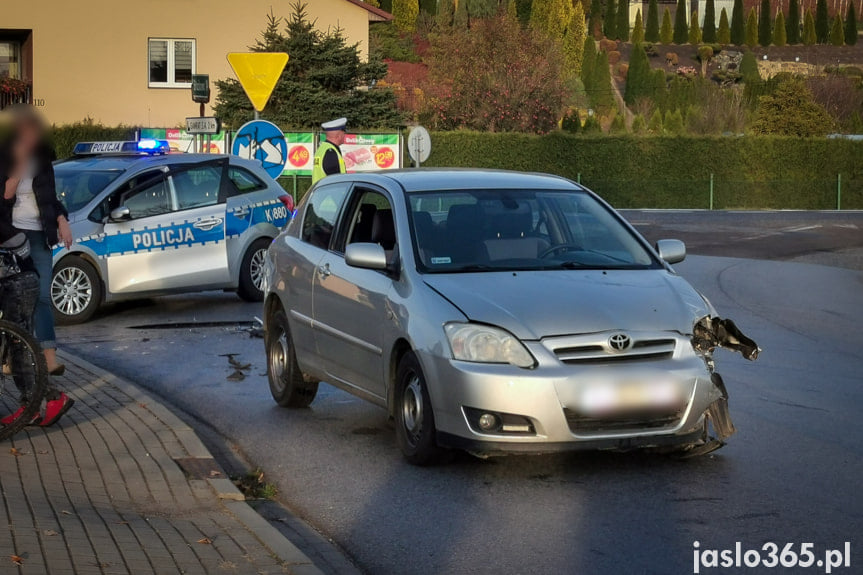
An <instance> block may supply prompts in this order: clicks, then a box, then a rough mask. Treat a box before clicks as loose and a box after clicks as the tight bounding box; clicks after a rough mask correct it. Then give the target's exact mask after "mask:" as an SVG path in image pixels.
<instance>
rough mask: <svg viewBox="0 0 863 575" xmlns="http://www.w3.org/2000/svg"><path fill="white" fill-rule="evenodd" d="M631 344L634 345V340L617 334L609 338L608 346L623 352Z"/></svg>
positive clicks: (622, 334)
mask: <svg viewBox="0 0 863 575" xmlns="http://www.w3.org/2000/svg"><path fill="white" fill-rule="evenodd" d="M630 344H632V340H631V339H630V338H629V336H628V335H626V334H625V333H616V334H614V335H613V336H611V337H610V338H608V345H609V346H610V347H611V349H613V350H614V351H623V350H625V349H628V348H629V346H630Z"/></svg>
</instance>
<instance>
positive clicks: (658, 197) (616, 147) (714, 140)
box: [424, 132, 863, 209]
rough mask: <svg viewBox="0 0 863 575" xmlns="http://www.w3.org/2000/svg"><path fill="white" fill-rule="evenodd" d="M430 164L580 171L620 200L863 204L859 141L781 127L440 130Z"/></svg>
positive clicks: (624, 203)
mask: <svg viewBox="0 0 863 575" xmlns="http://www.w3.org/2000/svg"><path fill="white" fill-rule="evenodd" d="M424 166H427V167H432V166H453V167H481V168H506V169H512V170H524V171H536V172H546V173H550V174H557V175H560V176H564V177H567V178H570V179H573V180H578V179H580V181H581V182H582V183H583V184H585V185H586V186H588V187H590V188H591V189H592V190H594V191H595V192H596V193H598V194H600V195H601V196H603V197H604V198H605V199H606V200H608V201H609V202H610V203H611V204H612V205H614V206H615V207H618V208H707V207H709V202H710V199H709V198H710V178H711V174H713V190H714V199H713V206H714V208H715V209H835V208H836V196H837V179H838V176H839V175H840V174H841V179H842V188H841V189H842V208H843V209H863V142H855V141H850V140H842V139H797V138H778V137H634V136H619V137H618V136H595V137H587V136H574V135H570V134H564V133H552V134H549V135H546V136H533V135H527V134H490V133H477V132H436V133H434V134H432V153H431V156H430V158H429V161H428V162H426V163H425V164H424Z"/></svg>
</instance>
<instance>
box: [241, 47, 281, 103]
mask: <svg viewBox="0 0 863 575" xmlns="http://www.w3.org/2000/svg"><path fill="white" fill-rule="evenodd" d="M228 63H230V64H231V68H233V69H234V74H236V75H237V79H238V80H239V81H240V84H242V86H243V90H245V91H246V96H248V97H249V100H250V101H251V102H252V106H254V107H255V110H257V111H258V112H263V111H264V106H266V105H267V101H268V100H269V99H270V94H272V93H273V88H275V87H276V83H277V82H278V81H279V78H280V77H281V75H282V70H284V69H285V64H287V63H288V55H287V54H285V53H284V52H233V53H231V54H228Z"/></svg>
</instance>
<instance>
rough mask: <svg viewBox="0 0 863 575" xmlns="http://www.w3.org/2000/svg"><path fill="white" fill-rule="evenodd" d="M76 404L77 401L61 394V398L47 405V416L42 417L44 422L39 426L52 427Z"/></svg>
mask: <svg viewBox="0 0 863 575" xmlns="http://www.w3.org/2000/svg"><path fill="white" fill-rule="evenodd" d="M74 403H75V400H74V399H72V398H71V397H69V396H68V395H66V394H65V393H61V394H60V397H59V398H57V399H54V400H51V401H48V402H47V403H45V415H44V416H42V422H41V423H40V424H39V425H41V426H42V427H51V426H52V425H54V424H55V423H57V422H58V421H60V418H61V417H63V416H64V415H65V414H66V412H67V411H69V408H71V407H72V405H73V404H74Z"/></svg>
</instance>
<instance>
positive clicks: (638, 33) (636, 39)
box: [632, 10, 644, 44]
mask: <svg viewBox="0 0 863 575" xmlns="http://www.w3.org/2000/svg"><path fill="white" fill-rule="evenodd" d="M642 42H644V25H643V24H642V22H641V10H638V12H636V13H635V26H633V28H632V43H633V44H641V43H642Z"/></svg>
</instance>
